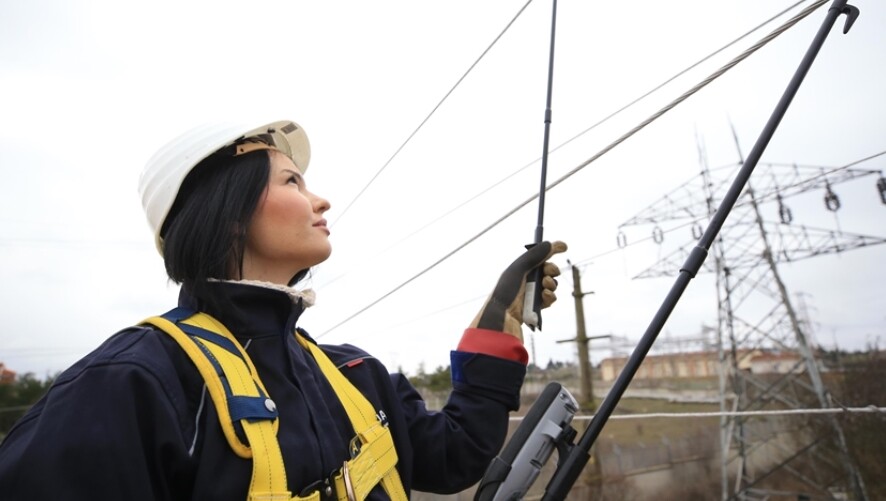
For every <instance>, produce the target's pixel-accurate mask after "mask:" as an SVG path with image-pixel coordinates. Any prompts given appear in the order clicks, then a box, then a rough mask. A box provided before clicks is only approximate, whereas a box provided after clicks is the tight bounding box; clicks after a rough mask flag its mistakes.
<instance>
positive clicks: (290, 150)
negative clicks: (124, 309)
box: [0, 121, 565, 500]
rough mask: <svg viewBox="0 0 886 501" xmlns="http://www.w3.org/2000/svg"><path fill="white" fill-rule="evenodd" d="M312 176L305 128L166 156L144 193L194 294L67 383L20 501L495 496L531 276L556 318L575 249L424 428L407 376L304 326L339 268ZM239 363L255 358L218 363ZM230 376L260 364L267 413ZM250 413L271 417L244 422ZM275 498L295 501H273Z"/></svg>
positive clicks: (490, 332) (478, 338)
mask: <svg viewBox="0 0 886 501" xmlns="http://www.w3.org/2000/svg"><path fill="white" fill-rule="evenodd" d="M309 159H310V147H309V144H308V140H307V136H306V135H305V134H304V131H303V130H302V129H301V127H300V126H298V125H297V124H295V123H294V122H291V121H279V122H273V123H270V124H267V125H263V126H261V127H257V128H251V127H239V128H238V127H234V128H231V127H218V126H213V127H204V128H199V129H195V130H193V131H191V132H189V133H187V134H184V135H182V136H180V137H178V138H177V139H175V140H174V141H172V142H171V143H170V144H169V145H167V146H166V147H164V148H163V149H161V150H160V151H159V152H158V153H157V154H156V155H155V156H154V158H152V160H151V161H150V162H149V163H148V165H147V167H146V168H145V171H144V172H143V174H142V178H141V180H140V191H141V194H142V201H143V205H144V208H145V211H146V214H147V217H148V221H149V225H150V226H151V228H152V230H153V232H154V235H155V239H156V244H157V248H158V250H159V251H160V252H161V254H162V256H163V259H164V261H165V264H166V270H167V273H168V275H169V277H170V278H171V279H172V280H174V281H176V282H177V283H180V284H182V288H181V293H180V299H179V308H177V309H175V310H173V311H172V312H169V314H167V315H166V316H165V317H164V318H161V319H159V320H158V319H152V320H150V322H147V323H145V324H142V325H139V326H136V327H131V328H128V329H125V330H123V331H121V332H119V333H117V334H115V335H114V336H112V337H111V338H110V339H108V340H107V341H106V342H105V343H103V344H102V345H101V346H100V347H99V348H98V349H96V350H95V351H94V352H92V353H91V354H89V355H87V356H86V357H85V358H83V359H82V360H80V361H79V362H77V363H76V364H75V365H74V366H72V367H71V368H69V369H68V370H67V371H65V372H64V373H63V374H62V375H61V376H59V378H58V379H57V380H56V382H55V384H54V385H53V387H52V388H51V389H50V390H49V392H48V393H47V395H46V396H45V397H44V398H43V399H42V400H40V402H38V403H37V404H36V405H35V406H34V407H33V408H32V409H31V410H30V411H29V412H28V413H27V414H26V415H25V416H24V417H23V418H22V419H21V420H20V421H19V422H18V423H17V424H16V426H15V427H14V428H13V429H12V430H11V431H10V433H9V435H8V436H7V437H6V439H5V441H4V442H3V443H2V446H0V493H2V494H0V495H2V496H3V497H4V499H90V500H94V499H127V500H141V499H144V500H172V499H213V500H215V499H220V500H222V499H231V500H242V499H247V498H249V499H289V497H290V496H294V497H295V496H298V497H300V498H308V499H364V498H365V499H403V498H405V497H407V496H408V495H409V492H410V491H411V490H412V489H417V490H422V491H430V492H438V493H451V492H457V491H460V490H463V489H465V488H467V487H469V486H470V485H472V484H473V483H475V482H477V481H478V480H479V479H480V477H481V476H482V474H483V472H484V471H485V468H486V466H487V464H488V463H489V461H490V460H491V459H492V458H493V457H494V455H495V454H496V453H497V452H498V451H499V449H500V448H501V446H502V444H503V441H504V439H505V434H506V431H507V421H508V412H509V411H513V410H516V409H517V408H518V406H519V389H520V386H521V384H522V379H523V376H524V373H525V364H526V362H527V355H526V350H525V349H524V348H523V345H522V332H521V330H522V304H523V303H522V296H523V290H524V281H525V277H526V274H527V272H528V271H530V270H532V269H535V268H537V267H539V266H542V269H543V270H544V272H545V277H544V280H543V281H542V283H543V285H544V287H543V298H544V300H543V306H544V307H547V306H549V305H550V304H551V303H552V302H553V301H554V300H555V296H554V290H555V289H556V282H555V280H554V279H553V277H554V276H556V275H557V274H558V272H557V268H556V266H554V265H552V264H551V263H547V262H546V261H547V259H548V258H550V257H551V256H552V255H553V254H555V253H557V252H563V251H564V250H565V245H563V244H562V243H560V242H555V243H553V244H551V243H548V242H544V243H541V244H539V245H536V246H534V247H533V248H531V249H530V250H529V251H528V252H526V253H525V254H524V255H523V256H521V257H520V258H519V259H517V260H516V261H515V262H514V263H513V264H512V265H511V266H510V267H509V268H508V269H507V270H506V272H505V273H504V274H503V275H502V278H501V279H500V280H499V283H498V285H497V286H496V287H495V290H494V291H493V294H492V295H491V296H490V300H489V301H487V304H486V305H484V307H483V309H482V310H481V311H480V313H479V314H478V315H477V317H476V318H475V320H474V321H473V323H472V324H471V327H470V328H468V329H467V330H466V331H465V333H464V335H463V338H462V340H461V342H460V344H459V347H458V349H457V350H456V351H453V352H452V356H451V360H452V374H453V389H452V392H451V395H450V397H449V400H448V402H447V404H446V406H445V407H444V408H443V409H442V411H440V412H432V411H428V410H427V409H426V408H425V404H424V402H423V401H422V399H421V397H420V395H419V394H418V392H417V391H416V390H415V389H414V388H413V387H412V386H411V385H410V384H409V382H408V381H407V379H406V378H405V377H404V376H403V375H400V374H389V373H388V371H387V370H386V369H385V368H384V367H383V366H382V365H381V364H380V363H379V362H378V361H377V360H375V359H374V358H372V357H371V356H370V355H368V354H367V353H365V352H363V351H361V350H360V349H358V348H355V347H353V346H350V345H341V346H325V345H324V346H323V347H322V349H320V348H318V347H317V345H316V343H315V342H314V341H313V340H312V339H311V338H310V336H309V335H308V334H307V333H306V332H304V331H302V330H300V329H298V328H297V327H296V324H297V321H298V317H299V315H300V314H301V312H302V311H303V309H304V308H306V307H308V306H310V305H311V304H312V300H313V296H312V294H310V293H309V292H299V291H297V290H296V289H294V288H292V286H293V285H295V284H296V283H297V282H298V281H299V280H300V279H301V278H303V277H304V276H305V274H306V273H307V272H308V270H309V269H310V268H311V267H312V266H314V265H316V264H319V263H321V262H323V261H324V260H325V259H327V258H328V257H329V255H330V252H331V246H330V242H329V230H328V228H327V227H326V220H325V219H324V213H325V212H326V211H327V210H329V208H330V204H329V202H328V201H326V200H325V199H323V198H322V197H319V196H317V195H315V194H313V193H312V192H310V191H309V190H308V188H307V185H306V184H305V180H304V174H305V171H306V169H307V166H308V161H309ZM201 319H202V320H201ZM198 320H200V322H203V323H200V322H198ZM188 322H191V323H190V324H189V323H188ZM192 324H193V325H192ZM169 325H172V326H171V327H169ZM194 325H203V326H204V327H205V329H204V330H202V331H201V332H202V333H203V334H200V336H202V338H201V339H204V340H203V341H199V340H197V338H196V337H194V336H191V331H192V330H194ZM181 329H185V330H189V332H188V334H187V335H183V337H177V334H175V332H179V330H181ZM200 329H202V328H198V329H197V330H200ZM174 331H175V332H174ZM182 332H183V331H182ZM179 334H180V332H179ZM198 334H199V333H198ZM418 335H420V333H418ZM223 336H230V341H231V343H230V345H227V346H228V347H227V348H226V350H227V351H225V350H219V348H218V346H226V343H227V341H225V340H224V339H221V338H222V337H223ZM198 337H199V336H198ZM210 338H213V339H221V340H220V341H219V342H218V345H212V346H209V344H208V343H207V342H206V341H205V339H210ZM198 341H199V343H198ZM187 343H191V344H190V345H188V344H187ZM188 346H190V347H191V348H193V347H194V346H198V347H200V349H199V350H196V351H194V350H193V349H192V350H191V351H188ZM207 346H208V348H207ZM210 348H211V349H215V350H216V351H215V352H212V353H215V355H213V354H209V355H207V353H210V351H211V350H210ZM201 350H202V352H201ZM192 351H193V352H194V353H196V355H195V354H193V353H192ZM201 353H202V355H201ZM232 353H233V354H234V355H237V354H238V353H240V354H241V355H242V354H243V353H245V355H242V356H240V355H237V356H233V357H232V360H235V361H234V362H224V361H223V360H222V357H225V356H228V355H230V354H232ZM201 356H203V358H202V359H201V358H200V357H201ZM238 356H239V359H238V358H237V357H238ZM195 357H196V358H195ZM240 359H242V360H241V361H239V362H238V361H237V360H240ZM330 361H331V364H330V363H329V362H330ZM216 362H217V363H218V364H216V365H210V364H211V363H216ZM228 363H231V364H235V365H236V364H241V365H238V366H237V367H235V368H244V367H247V366H246V365H242V364H248V363H251V364H252V366H249V367H248V368H249V369H250V370H248V371H247V374H252V375H251V376H250V377H252V378H253V380H254V384H253V382H252V381H249V382H248V383H246V385H245V386H246V387H248V388H247V389H249V388H251V389H252V390H255V391H256V392H257V393H253V394H251V395H253V396H254V397H241V396H238V395H237V394H236V391H237V390H233V391H234V393H231V392H228V394H227V396H225V395H224V394H222V396H220V397H219V396H218V395H217V394H216V393H215V392H214V390H217V389H218V388H221V387H222V386H225V388H227V387H228V386H232V385H233V383H234V382H235V381H234V380H235V379H236V378H235V377H234V376H232V374H233V373H232V372H228V370H229V368H230V366H227V365H225V364H228ZM219 366H221V368H219ZM207 367H214V369H210V370H208V372H207V370H206V368H207ZM253 367H254V370H252V368H253ZM231 370H233V369H231ZM213 371H214V372H213ZM221 373H224V374H225V378H223V379H224V381H226V383H224V385H221V384H220V383H219V380H220V379H219V376H218V374H221ZM342 376H344V377H342ZM247 379H248V378H247ZM343 388H349V389H343ZM228 389H230V388H228ZM250 391H251V390H250ZM349 392H350V393H349ZM255 395H258V396H255ZM225 398H227V399H228V401H226V400H225ZM248 398H254V399H258V400H256V401H257V402H258V403H259V404H261V403H264V407H266V408H267V409H266V410H262V409H258V410H256V409H252V410H251V411H249V412H252V414H249V413H248V412H247V413H246V414H243V413H241V412H240V411H237V410H234V409H235V407H234V406H233V405H232V403H233V401H234V400H237V402H240V401H245V400H248ZM238 399H239V400H238ZM351 401H353V402H351ZM226 406H230V410H228V409H227V408H226ZM361 406H362V407H361ZM355 409H356V410H355ZM366 409H369V410H368V411H366ZM263 413H264V414H267V415H264V414H263ZM361 413H362V414H363V416H362V418H360V417H359V416H357V417H355V415H356V414H361ZM259 414H262V415H261V416H260V415H259ZM366 414H370V415H369V416H368V417H367V416H366ZM359 419H362V421H361V422H362V423H363V424H360V425H359V426H358V424H356V423H357V420H359ZM266 426H273V431H272V432H270V434H266V435H260V433H262V432H256V431H254V430H256V429H263V430H267V429H271V428H265V427H266ZM361 427H362V428H361ZM363 428H365V429H363ZM250 430H253V431H250ZM367 430H370V431H367ZM255 433H259V435H255ZM369 435H372V437H369ZM257 436H262V437H265V438H263V439H256V438H255V437H257ZM268 437H270V438H268ZM367 437H369V438H367ZM374 440H375V441H374ZM378 444H393V445H392V446H390V447H387V448H384V447H382V445H378ZM238 445H242V447H244V448H245V450H246V452H247V453H248V454H241V452H243V451H239V452H238V449H237V447H238ZM382 449H384V452H379V451H382ZM388 449H390V450H388ZM264 451H271V452H268V457H269V458H272V459H271V460H270V462H268V461H267V460H265V459H263V458H264V456H265V455H264ZM274 451H277V452H274ZM253 453H254V454H255V455H256V457H253V456H252V454H253ZM274 454H276V456H275V455H274ZM275 457H276V458H278V459H277V460H276V463H279V464H275V460H274V459H273V458H275ZM268 465H269V466H268ZM367 465H368V466H367ZM386 465H387V466H386ZM265 469H267V470H268V471H271V472H272V473H267V472H266V471H265ZM278 469H279V471H280V472H281V473H280V475H277V473H276V472H277V470H278ZM368 471H372V472H375V473H373V475H375V476H372V475H370V474H369V473H365V472H368ZM355 472H358V473H355ZM275 475H276V476H275ZM264 477H268V478H270V480H267V481H265V480H264ZM269 484H275V485H276V486H277V487H280V486H281V484H282V488H281V489H278V490H283V491H286V492H284V493H282V494H281V493H280V492H276V495H277V496H278V497H276V498H275V497H273V495H272V494H269V493H268V492H267V491H268V490H269V489H270V488H267V489H265V487H267V485H269ZM270 490H273V489H270ZM262 496H264V497H262Z"/></svg>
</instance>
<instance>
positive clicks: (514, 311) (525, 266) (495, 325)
mask: <svg viewBox="0 0 886 501" xmlns="http://www.w3.org/2000/svg"><path fill="white" fill-rule="evenodd" d="M565 251H566V244H565V243H563V242H559V241H556V242H553V243H552V242H541V243H538V244H536V245H534V246H532V248H530V249H529V250H527V251H526V252H525V253H523V255H522V256H520V257H518V258H517V259H516V260H515V261H514V262H513V263H511V265H510V266H508V267H507V269H506V270H505V271H504V273H502V274H501V277H500V278H499V279H498V283H497V284H496V285H495V289H493V291H492V294H491V295H490V296H489V299H487V300H486V304H484V305H483V308H482V309H481V310H480V312H479V313H477V316H476V317H475V318H474V321H473V322H471V327H476V328H480V329H489V330H493V331H501V332H505V333H507V334H510V335H512V336H514V337H516V338H517V339H519V340H520V341H523V295H524V294H525V290H526V275H527V274H529V272H530V271H532V270H534V269H535V268H536V267H538V266H540V265H541V266H542V267H543V268H542V271H543V278H542V280H541V287H542V293H541V299H542V305H541V307H542V308H547V307H548V306H550V305H551V304H553V302H554V301H556V300H557V296H556V295H555V294H554V291H555V290H556V289H557V281H556V280H554V277H556V276H557V275H559V274H560V269H559V268H558V267H557V265H555V264H554V263H550V262H548V259H549V258H550V257H551V256H553V255H554V254H558V253H560V252H565Z"/></svg>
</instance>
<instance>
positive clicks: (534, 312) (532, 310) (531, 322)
mask: <svg viewBox="0 0 886 501" xmlns="http://www.w3.org/2000/svg"><path fill="white" fill-rule="evenodd" d="M553 4H554V6H553V12H552V13H551V49H550V53H549V55H548V92H547V100H546V102H545V135H544V145H543V146H542V148H543V149H542V153H541V184H540V186H539V188H538V223H537V224H536V226H535V241H534V243H532V244H529V245H527V246H526V247H527V248H531V247H532V246H534V245H538V244H539V243H541V241H542V240H543V239H544V221H545V192H546V188H547V184H548V143H549V139H550V136H551V94H552V92H553V91H552V89H553V85H554V35H555V33H556V28H557V0H553ZM543 276H544V275H543V270H542V267H541V266H539V267H538V268H537V269H536V270H534V271H533V272H531V273H530V276H529V278H528V279H527V281H526V293H525V295H524V300H523V323H525V324H526V325H528V326H529V328H530V329H532V330H535V329H536V328H538V329H539V330H541V292H542V290H544V287H542V285H541V280H542V278H543Z"/></svg>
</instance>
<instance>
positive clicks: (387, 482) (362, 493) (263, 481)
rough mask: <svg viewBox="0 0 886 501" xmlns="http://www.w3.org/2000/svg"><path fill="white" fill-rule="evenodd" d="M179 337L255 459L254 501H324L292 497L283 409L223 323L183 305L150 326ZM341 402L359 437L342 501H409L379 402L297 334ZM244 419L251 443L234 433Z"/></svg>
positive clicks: (234, 443) (338, 483) (342, 483)
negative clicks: (282, 437) (376, 494)
mask: <svg viewBox="0 0 886 501" xmlns="http://www.w3.org/2000/svg"><path fill="white" fill-rule="evenodd" d="M142 324H143V325H145V324H148V325H153V326H155V327H157V328H158V329H160V330H162V331H164V332H166V333H167V334H169V335H170V336H171V337H172V338H173V339H175V340H176V341H177V342H178V344H179V345H180V346H181V347H182V349H183V350H184V351H185V353H187V355H188V357H189V358H190V359H191V361H192V362H193V363H194V365H195V366H196V367H197V370H198V371H199V372H200V375H201V376H203V379H204V381H205V383H206V387H207V389H208V390H209V394H210V396H211V397H212V401H213V403H214V404H215V407H216V409H217V412H218V417H219V422H220V424H221V427H222V430H223V431H224V434H225V438H226V439H227V440H228V444H230V446H231V448H232V449H233V450H234V452H235V453H236V454H237V455H238V456H240V457H243V458H252V482H251V483H250V487H249V497H248V500H249V501H319V500H320V492H319V491H314V492H312V493H311V494H309V495H308V496H292V494H291V492H290V491H289V490H288V484H287V481H286V469H285V465H284V463H283V455H282V453H281V452H280V444H279V442H278V441H277V428H278V416H277V409H276V405H275V404H274V402H273V400H271V399H270V398H269V395H268V392H267V390H266V389H265V387H264V385H263V384H262V382H261V380H260V379H259V377H258V372H257V371H256V369H255V366H254V365H253V364H252V360H250V359H249V356H248V355H247V354H246V352H245V350H243V348H242V347H241V346H240V343H239V342H237V339H236V338H235V337H234V336H233V334H231V332H230V331H228V329H227V328H226V327H225V326H224V325H222V324H221V322H219V321H218V320H216V319H215V318H213V317H211V316H210V315H207V314H205V313H195V312H194V311H192V310H189V309H186V308H176V309H174V310H171V311H169V312H167V313H165V314H163V315H161V316H156V317H151V318H148V319H146V320H145V321H143V322H142ZM296 339H297V340H298V342H299V344H300V345H301V346H302V347H303V348H305V349H306V350H307V351H308V352H309V353H310V354H311V356H312V357H313V358H314V360H315V361H316V362H317V364H318V366H319V367H320V369H321V371H322V372H323V375H324V376H325V377H326V379H327V380H328V381H329V382H330V384H331V385H332V388H333V390H334V391H335V393H336V396H337V397H338V399H339V400H340V401H341V403H342V405H343V406H344V408H345V411H346V412H347V414H348V418H349V419H350V421H351V425H352V426H353V428H354V431H355V432H356V434H357V436H356V437H354V440H353V441H352V443H351V450H352V457H351V459H350V460H348V461H345V462H344V463H343V464H342V468H341V469H340V470H339V471H338V472H336V474H335V475H333V477H332V478H331V480H332V481H333V483H334V484H335V485H334V486H335V497H336V498H338V501H363V500H365V499H366V497H367V496H368V495H369V492H370V491H371V490H372V489H373V488H374V487H375V486H376V485H378V484H379V483H381V484H382V487H383V488H384V490H385V492H386V493H387V494H388V496H389V497H390V498H391V499H392V501H406V500H407V499H408V498H407V496H406V491H405V489H404V488H403V483H402V482H401V480H400V476H399V474H398V472H397V468H396V465H397V451H396V449H395V447H394V440H393V437H392V436H391V432H390V430H389V429H388V427H387V424H386V423H381V422H380V421H379V420H378V419H376V416H375V410H374V408H373V406H372V404H371V403H369V401H368V400H367V399H366V397H364V396H363V394H362V393H360V391H359V390H358V389H357V388H356V387H354V385H353V384H352V383H351V382H350V381H349V380H348V379H347V378H345V377H344V375H343V374H342V373H341V371H339V370H338V368H337V367H335V365H334V364H333V363H332V361H331V360H330V359H329V357H328V356H327V355H326V354H325V353H324V352H323V350H321V349H320V348H319V347H318V346H317V345H316V344H314V343H312V342H310V341H308V340H307V339H305V337H304V336H301V335H299V334H297V333H296ZM234 421H239V422H240V425H241V426H242V428H243V432H244V433H245V435H246V439H247V443H243V442H242V441H241V440H240V437H239V436H238V435H237V432H236V430H235V428H234Z"/></svg>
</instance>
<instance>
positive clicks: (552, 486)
mask: <svg viewBox="0 0 886 501" xmlns="http://www.w3.org/2000/svg"><path fill="white" fill-rule="evenodd" d="M846 2H847V0H834V2H833V3H832V4H831V7H830V8H829V9H828V12H827V16H826V17H825V20H824V22H823V23H822V25H821V28H819V30H818V33H817V34H816V35H815V38H814V39H813V41H812V44H811V45H810V47H809V49H808V50H807V51H806V55H805V56H804V57H803V60H802V61H801V62H800V66H799V67H798V68H797V71H796V72H795V73H794V76H793V78H792V79H791V81H790V83H789V84H788V86H787V89H786V90H785V92H784V94H783V95H782V97H781V99H780V100H779V102H778V105H776V107H775V110H774V111H773V112H772V115H771V116H770V117H769V121H768V122H767V123H766V126H765V127H764V128H763V132H762V133H760V137H759V138H757V142H756V143H755V144H754V147H753V149H752V150H751V152H750V154H748V158H747V159H746V160H745V162H744V164H743V165H742V167H741V170H739V172H738V175H737V176H736V178H735V180H734V181H733V182H732V185H731V186H730V187H729V191H728V192H727V193H726V196H725V197H724V198H723V201H722V202H721V203H720V207H719V208H718V209H717V212H716V213H714V217H713V218H711V222H710V223H709V224H708V227H707V229H706V230H705V232H704V234H703V235H702V236H701V238H700V239H699V241H698V243H697V245H696V247H695V248H694V249H692V251H691V252H690V253H689V257H688V258H687V259H686V262H684V263H683V266H682V267H681V268H680V274H679V275H678V276H677V280H676V282H675V283H674V285H673V287H672V288H671V290H670V292H669V293H668V295H667V297H665V300H664V302H663V303H662V305H661V307H660V308H659V310H658V312H657V313H656V315H655V317H654V318H653V319H652V322H651V323H650V324H649V327H648V328H647V329H646V332H645V333H644V334H643V337H642V338H640V342H639V343H638V344H637V347H636V348H634V352H633V353H632V354H631V357H630V358H629V359H628V362H627V364H626V365H625V368H624V369H623V370H622V371H621V374H619V376H618V379H616V381H615V383H614V384H613V385H612V389H611V390H610V391H609V394H608V395H606V398H605V399H604V400H603V403H602V404H600V408H599V409H598V410H597V413H596V414H595V415H594V418H593V419H592V420H591V422H590V424H589V425H588V428H587V430H585V432H584V434H583V435H582V437H581V440H579V442H578V444H577V445H575V446H574V447H572V448H571V450H569V453H568V454H566V457H565V458H562V457H561V458H560V461H559V463H558V466H557V470H556V471H555V472H554V475H553V477H552V478H551V481H550V482H549V483H548V485H547V487H546V489H545V495H544V497H542V501H552V500H557V501H559V500H562V499H565V497H566V495H567V494H568V493H569V489H570V488H572V485H573V484H574V483H575V480H576V479H577V478H578V476H579V474H580V473H581V470H582V468H584V466H585V464H587V462H588V459H589V457H590V456H589V454H590V449H591V446H592V445H593V444H594V441H595V440H596V439H597V437H598V436H599V435H600V431H601V430H602V429H603V425H605V424H606V421H607V420H608V419H609V416H610V415H612V411H613V410H614V409H615V406H616V405H617V404H618V401H619V400H620V399H621V396H622V394H623V393H624V392H625V390H626V389H627V387H628V385H629V384H630V382H631V379H632V378H633V377H634V374H635V373H636V372H637V370H638V369H639V367H640V364H641V363H642V362H643V359H644V358H645V357H646V353H647V352H648V351H649V349H650V348H651V347H652V343H654V342H655V338H656V337H657V336H658V334H659V332H661V329H662V328H663V327H664V324H665V322H666V321H667V318H668V316H669V315H670V314H671V312H672V311H673V310H674V307H675V306H676V305H677V301H678V300H679V299H680V296H681V295H682V294H683V292H684V291H685V290H686V287H687V285H689V281H690V280H691V279H692V278H694V277H695V274H696V273H698V271H699V270H700V269H701V266H702V264H704V260H705V258H706V257H707V254H708V250H709V249H710V248H711V245H712V244H713V243H714V239H715V238H716V236H717V233H719V232H720V229H721V228H722V227H723V223H724V222H725V221H726V216H728V215H729V211H731V210H732V207H733V206H734V205H735V202H736V200H738V197H739V196H740V195H741V192H742V191H743V190H744V187H745V185H746V184H747V182H748V179H750V177H751V173H752V172H753V171H754V167H756V165H757V162H758V161H759V160H760V157H761V156H762V155H763V151H764V150H765V149H766V146H767V145H768V144H769V140H770V139H772V135H773V134H774V133H775V129H776V128H777V127H778V124H779V122H781V119H782V118H783V117H784V114H785V112H786V111H787V109H788V106H789V105H790V103H791V100H793V98H794V96H795V95H796V93H797V90H798V89H799V88H800V84H801V83H802V82H803V78H804V77H805V76H806V73H807V72H808V71H809V68H810V67H811V66H812V62H813V61H814V60H815V56H816V55H817V54H818V51H819V49H821V47H822V45H823V44H824V41H825V39H826V38H827V36H828V33H830V31H831V28H832V27H833V26H834V23H835V22H836V21H837V17H838V16H839V15H840V14H846V23H845V24H844V26H843V33H844V34H845V33H848V32H849V29H850V28H851V27H852V24H853V23H854V22H855V19H856V18H857V17H858V14H859V11H858V9H857V8H856V7H854V6H852V5H847V3H846Z"/></svg>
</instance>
